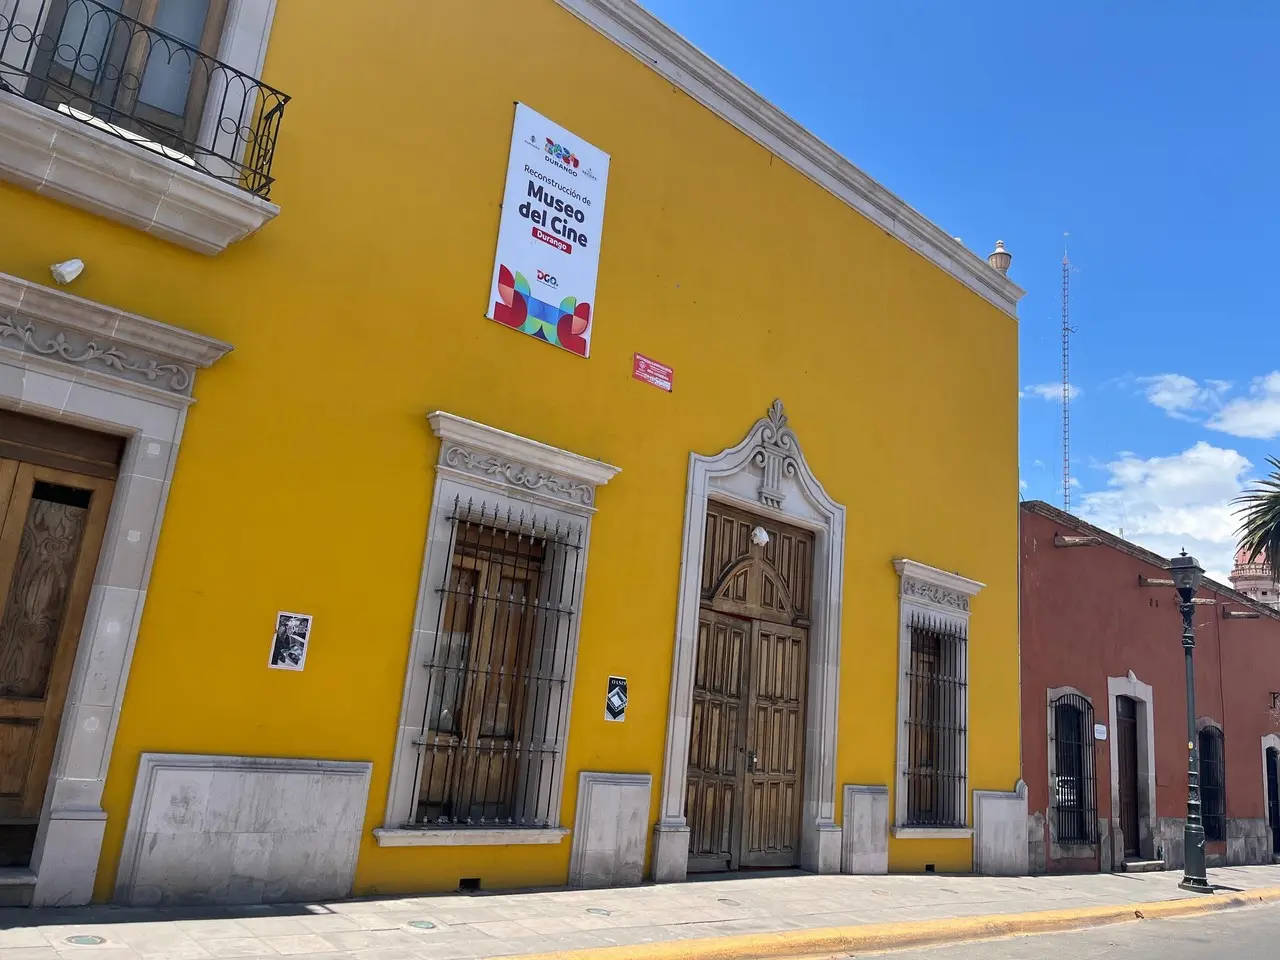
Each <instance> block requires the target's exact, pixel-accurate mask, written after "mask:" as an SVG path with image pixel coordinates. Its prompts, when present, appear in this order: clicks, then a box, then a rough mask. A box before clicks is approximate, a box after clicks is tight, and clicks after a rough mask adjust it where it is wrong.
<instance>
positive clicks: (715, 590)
mask: <svg viewBox="0 0 1280 960" xmlns="http://www.w3.org/2000/svg"><path fill="white" fill-rule="evenodd" d="M759 530H763V531H764V534H765V535H766V536H767V538H768V540H767V542H765V543H759V542H757V540H759V539H763V538H761V537H759V533H758V532H757V531H759ZM753 532H755V534H754V536H755V539H753ZM812 574H813V537H812V534H810V533H808V532H807V531H803V530H798V529H793V528H791V527H787V526H784V525H781V524H778V523H776V522H774V521H770V520H765V519H762V518H759V517H755V516H753V515H751V514H750V513H746V512H744V511H741V510H737V509H733V508H730V507H725V506H721V505H719V504H714V503H713V504H711V506H710V507H709V509H708V511H707V532H706V541H705V544H704V554H703V570H702V603H701V607H700V610H699V616H698V647H697V660H696V665H695V670H694V693H693V716H692V723H691V728H690V742H689V768H688V779H687V782H686V788H685V789H686V793H685V816H686V819H687V822H688V823H689V828H690V834H689V869H690V871H701V872H707V871H722V870H736V869H738V868H740V867H791V866H796V865H798V863H799V856H800V809H801V802H802V793H803V774H804V727H805V697H806V692H807V687H808V684H807V675H808V670H809V616H810V604H811V602H812V596H811V595H812Z"/></svg>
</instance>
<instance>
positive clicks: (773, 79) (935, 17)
mask: <svg viewBox="0 0 1280 960" xmlns="http://www.w3.org/2000/svg"><path fill="white" fill-rule="evenodd" d="M643 2H644V4H645V6H646V7H647V8H648V9H649V10H651V11H652V12H653V13H654V14H656V15H657V16H658V17H659V18H661V19H662V20H664V21H665V22H666V23H668V24H670V25H671V26H672V27H673V28H675V29H676V30H677V31H679V32H680V33H682V34H683V35H684V36H686V37H687V38H689V39H690V40H691V41H692V42H693V43H695V44H696V45H697V46H699V47H700V48H701V49H702V50H704V51H705V52H706V53H708V54H709V55H710V56H711V57H713V58H714V59H715V60H717V61H718V62H720V63H721V64H722V65H724V66H725V67H726V68H728V69H729V70H730V71H731V72H733V73H734V74H736V75H737V76H738V77H740V78H741V79H742V80H744V81H745V82H746V83H748V84H749V85H751V86H752V87H754V88H755V89H756V90H758V91H759V92H760V93H761V94H763V95H764V96H765V97H767V98H768V99H770V100H771V101H772V102H773V103H775V104H776V105H778V106H779V107H780V108H782V109H783V110H784V111H786V112H787V113H789V114H790V115H791V116H793V117H795V118H796V119H797V120H798V121H800V122H801V123H803V124H804V125H805V126H806V127H808V128H809V129H810V130H812V131H813V132H814V133H815V134H817V135H818V136H819V137H820V138H822V139H823V140H825V141H826V142H828V143H829V144H831V145H832V146H833V147H835V148H836V149H837V150H839V151H840V152H841V153H843V154H844V155H845V156H846V157H848V158H849V159H850V160H852V161H853V162H854V163H855V164H857V165H858V166H859V167H861V168H862V169H863V170H865V171H866V172H867V173H869V174H870V175H871V176H873V177H875V178H876V179H877V180H879V181H880V182H881V183H883V184H885V185H886V186H887V187H889V189H891V190H893V191H894V192H895V193H897V194H898V195H899V196H901V197H902V198H903V199H904V200H906V201H907V202H908V203H909V204H911V205H912V206H913V207H915V208H916V209H917V210H919V211H920V212H921V213H923V214H924V215H925V216H927V217H928V218H929V219H931V220H933V221H934V222H935V223H937V224H938V225H939V226H941V227H942V228H943V229H945V230H946V231H947V232H948V233H950V234H951V235H952V236H957V237H960V238H961V239H962V240H963V241H964V243H965V244H966V245H967V246H969V247H970V248H971V249H973V250H974V251H975V252H976V253H979V254H983V255H985V254H986V253H988V252H990V250H991V248H992V246H993V245H994V242H995V241H996V240H997V239H1002V240H1004V241H1005V243H1006V245H1007V246H1008V248H1009V250H1010V251H1011V252H1012V253H1013V255H1014V260H1013V266H1012V269H1011V270H1010V276H1012V277H1013V278H1014V279H1015V280H1016V281H1017V282H1018V283H1019V284H1020V285H1022V286H1023V287H1025V288H1026V290H1027V291H1028V292H1027V296H1026V297H1025V298H1024V299H1023V301H1022V303H1021V305H1020V308H1019V314H1020V317H1021V327H1020V337H1021V383H1022V385H1023V390H1022V391H1021V392H1022V396H1021V398H1020V400H1019V404H1020V408H1021V451H1020V461H1021V475H1022V483H1023V496H1025V497H1027V498H1034V499H1043V500H1048V501H1049V502H1051V503H1054V504H1056V505H1059V506H1060V505H1061V503H1062V468H1061V456H1062V455H1061V429H1060V417H1061V407H1060V403H1059V400H1058V394H1059V393H1060V389H1059V386H1058V385H1059V382H1060V376H1061V374H1060V368H1059V362H1060V306H1059V303H1060V300H1059V291H1060V276H1061V260H1062V252H1063V242H1064V238H1063V234H1064V232H1069V234H1070V237H1069V239H1068V241H1067V242H1068V243H1069V245H1070V254H1071V259H1072V261H1073V262H1074V264H1075V271H1074V272H1073V274H1072V289H1073V297H1072V307H1071V309H1072V321H1073V325H1074V326H1075V327H1076V329H1077V333H1076V334H1075V335H1074V337H1073V343H1072V385H1073V390H1075V391H1078V395H1077V396H1076V398H1075V399H1074V400H1073V401H1072V406H1071V410H1072V433H1071V446H1072V476H1073V478H1074V479H1073V484H1072V510H1073V512H1076V513H1079V514H1081V515H1082V516H1085V517H1086V518H1088V519H1090V520H1092V521H1094V522H1096V523H1099V524H1100V525H1102V526H1104V527H1107V528H1109V529H1112V530H1116V531H1119V530H1123V533H1124V535H1125V536H1126V537H1128V538H1129V539H1132V540H1135V541H1137V542H1139V543H1142V544H1143V545H1145V546H1148V547H1150V548H1151V549H1154V550H1157V551H1159V552H1161V553H1164V554H1166V555H1168V554H1170V553H1173V552H1176V551H1177V550H1178V549H1179V548H1181V547H1182V546H1184V545H1185V547H1186V548H1187V550H1189V551H1190V552H1192V553H1194V554H1195V555H1197V556H1198V557H1199V558H1200V559H1201V562H1202V563H1203V564H1204V565H1205V566H1206V568H1207V569H1208V570H1209V571H1210V573H1211V574H1212V575H1215V576H1225V574H1226V571H1227V570H1228V569H1229V566H1230V562H1231V554H1232V549H1233V541H1234V529H1235V526H1236V522H1235V519H1234V518H1233V516H1232V514H1231V508H1230V506H1229V501H1230V499H1231V498H1232V497H1233V496H1234V495H1235V494H1236V493H1238V492H1239V491H1240V489H1241V488H1242V487H1243V486H1244V485H1245V484H1247V483H1248V481H1249V480H1250V479H1252V478H1254V477H1256V476H1258V475H1260V474H1262V473H1263V472H1265V468H1266V461H1265V457H1266V456H1267V455H1268V454H1275V455H1280V350H1278V349H1276V346H1275V345H1276V344H1277V341H1280V337H1277V336H1276V334H1275V333H1274V332H1272V331H1274V330H1275V307H1274V304H1275V301H1276V295H1275V292H1274V289H1275V288H1274V285H1273V283H1272V277H1273V275H1274V272H1275V271H1274V267H1273V261H1274V259H1275V251H1276V250H1277V249H1278V248H1280V217H1277V213H1280V186H1278V185H1277V183H1278V180H1277V174H1276V171H1277V170H1280V124H1278V123H1277V120H1278V119H1280V118H1278V117H1277V110H1276V101H1275V91H1276V90H1277V81H1278V80H1280V60H1277V59H1276V57H1275V55H1274V44H1275V37H1276V36H1277V35H1278V34H1280V6H1276V5H1274V4H1272V3H1267V2H1262V0H1256V2H1251V0H1236V2H1233V3H1231V4H1213V5H1210V4H1202V3H1191V2H1176V0H1175V2H1162V3H1158V4H1157V3H1152V2H1142V0H1131V2H1129V3H1126V4H1116V3H1114V2H1110V0H1108V2H1103V0H1077V2H1073V3H1070V4H1049V3H1032V4H1016V3H1005V4H994V5H993V4H972V3H964V4H961V3H955V2H953V0H928V2H926V0H895V2H892V3H886V2H871V0H855V2H848V0H790V2H789V3H785V4H784V3H779V2H777V0H643ZM1210 10H1212V11H1213V12H1212V13H1210V12H1209V11H1210ZM1224 10H1225V11H1226V12H1222V11H1224ZM1045 384H1051V385H1053V388H1052V389H1048V390H1046V389H1043V388H1042V385H1045ZM1042 394H1047V396H1043V395H1042Z"/></svg>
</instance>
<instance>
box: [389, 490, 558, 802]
mask: <svg viewBox="0 0 1280 960" xmlns="http://www.w3.org/2000/svg"><path fill="white" fill-rule="evenodd" d="M448 524H449V542H450V563H449V566H448V571H447V573H446V574H445V576H444V577H443V582H442V583H441V584H440V586H439V587H438V588H437V589H438V593H439V595H440V605H439V614H438V620H437V627H436V634H435V641H434V644H433V647H432V650H431V652H430V655H429V657H428V659H427V662H426V664H425V667H426V669H427V670H428V671H429V672H430V679H429V686H428V692H427V700H426V708H425V710H424V714H423V719H422V730H421V735H420V736H419V737H418V738H417V739H416V740H415V745H416V746H417V747H418V771H417V783H418V800H417V804H416V812H415V814H414V823H415V825H417V826H419V827H421V826H442V827H549V826H556V825H558V819H559V811H558V810H555V809H553V805H554V796H555V792H554V784H555V774H556V764H557V761H558V760H559V757H560V754H561V752H562V750H563V745H564V740H565V735H566V733H567V726H568V716H567V714H568V707H569V705H568V702H567V694H568V672H569V666H570V664H569V663H568V658H569V638H570V636H571V629H572V623H573V618H574V616H575V615H576V613H577V611H576V609H575V606H574V604H575V598H577V597H578V596H579V589H578V586H579V584H578V578H579V576H580V575H581V560H580V555H581V552H582V546H583V529H582V527H581V526H576V525H574V524H570V523H568V522H566V521H564V520H557V521H554V522H553V521H547V520H539V519H537V518H526V517H525V516H523V515H516V514H513V513H512V512H511V511H510V510H507V511H505V512H500V511H499V510H496V509H495V508H493V507H490V506H487V505H485V504H480V505H479V506H476V505H475V504H474V503H470V502H469V503H467V504H462V503H461V502H460V501H457V500H455V502H454V505H453V510H452V511H451V512H450V515H449V517H448Z"/></svg>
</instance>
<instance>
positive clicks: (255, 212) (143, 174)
mask: <svg viewBox="0 0 1280 960" xmlns="http://www.w3.org/2000/svg"><path fill="white" fill-rule="evenodd" d="M0 180H7V181H9V182H10V183H15V184H17V185H18V186H20V187H26V188H27V189H29V190H34V191H35V192H36V193H39V194H43V195H44V196H47V197H52V198H54V199H55V200H61V201H62V202H63V203H67V204H70V205H71V206H73V207H79V208H80V209H81V210H88V211H89V212H90V213H96V214H98V215H99V216H102V217H106V218H107V219H108V220H114V221H115V222H116V223H123V224H125V225H126V226H129V227H133V228H135V229H137V230H141V231H142V232H143V233H149V234H152V235H153V236H156V237H161V238H162V239H164V240H168V241H169V242H170V243H176V244H178V245H179V246H182V247H186V248H187V249H188V250H195V251H197V252H199V253H203V254H208V255H210V256H212V255H214V254H218V253H221V252H222V251H223V250H225V249H226V248H227V247H228V246H229V245H230V244H232V243H235V242H236V241H237V240H242V239H244V238H245V237H247V236H248V235H249V234H251V233H253V232H255V231H257V230H258V229H260V228H261V227H262V226H263V225H264V224H265V223H267V221H269V220H271V219H273V218H274V217H275V216H276V215H277V214H278V213H279V212H280V208H279V207H278V206H276V205H275V204H274V203H271V202H270V201H269V200H263V199H262V198H261V197H257V196H254V195H253V194H251V193H249V192H248V191H245V190H241V189H239V188H238V187H233V186H232V185H231V184H229V183H223V182H222V181H221V180H218V179H217V178H216V177H212V176H209V175H207V174H204V173H201V172H199V171H197V170H192V169H190V168H189V167H188V166H185V165H184V164H182V163H179V162H177V161H174V160H171V159H169V158H168V157H166V156H162V155H161V154H159V153H157V152H155V151H153V150H149V149H147V148H146V147H143V146H139V145H138V144H135V143H130V142H129V141H127V140H122V139H120V138H119V137H115V136H112V135H111V134H109V133H104V132H103V131H101V130H96V129H94V128H93V127H92V126H91V125H90V124H88V123H83V122H81V121H80V120H76V119H73V118H72V117H69V116H64V115H63V114H61V113H58V112H57V111H55V110H50V109H48V108H47V107H42V106H39V105H38V104H34V103H31V102H29V101H27V100H24V99H22V98H21V97H19V96H17V95H15V94H12V93H2V92H0Z"/></svg>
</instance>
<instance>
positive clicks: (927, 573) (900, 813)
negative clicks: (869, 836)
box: [892, 557, 986, 840]
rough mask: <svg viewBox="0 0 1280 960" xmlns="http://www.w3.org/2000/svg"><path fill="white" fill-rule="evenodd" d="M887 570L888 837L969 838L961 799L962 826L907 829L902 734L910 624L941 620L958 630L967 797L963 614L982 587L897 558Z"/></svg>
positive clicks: (906, 758) (906, 753)
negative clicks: (894, 684) (892, 689)
mask: <svg viewBox="0 0 1280 960" xmlns="http://www.w3.org/2000/svg"><path fill="white" fill-rule="evenodd" d="M893 568H894V570H895V571H897V574H898V711H897V727H896V736H897V739H898V745H897V760H896V763H895V765H894V778H893V798H894V803H893V827H892V833H893V835H894V836H895V837H897V838H899V839H902V840H909V839H916V840H924V839H938V840H946V839H951V840H957V839H968V838H970V837H972V836H973V826H972V823H973V819H972V812H971V800H970V797H969V796H966V797H965V823H966V824H969V825H968V826H964V827H920V826H908V825H907V823H906V820H907V791H906V790H905V789H904V788H903V784H904V783H905V778H906V775H907V769H908V767H909V766H910V747H911V743H910V737H909V735H908V732H907V713H908V710H909V707H910V702H911V676H910V674H911V619H912V615H913V614H916V613H919V614H924V615H927V616H929V617H932V618H933V619H934V620H937V621H941V622H942V623H943V624H944V625H945V626H949V627H958V628H959V629H961V630H963V631H964V635H965V637H966V641H965V644H964V676H965V678H966V679H965V685H964V695H963V702H962V703H961V712H962V716H963V718H964V724H965V729H966V736H965V738H964V749H963V751H962V752H961V760H960V763H961V767H962V769H963V770H964V776H965V787H964V789H965V793H966V794H971V793H972V790H973V785H972V784H971V783H970V781H969V737H968V735H967V730H968V725H969V681H968V676H969V639H968V638H969V613H970V606H971V604H972V601H973V598H974V597H975V596H977V595H978V593H979V591H981V590H982V589H983V588H984V587H985V586H986V584H985V583H980V582H979V581H977V580H970V579H969V578H968V577H962V576H961V575H960V574H958V573H950V572H948V571H946V570H940V569H939V568H937V567H931V566H929V565H928V564H926V563H921V562H919V561H918V560H911V559H908V558H906V557H898V558H896V559H895V560H894V561H893Z"/></svg>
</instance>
